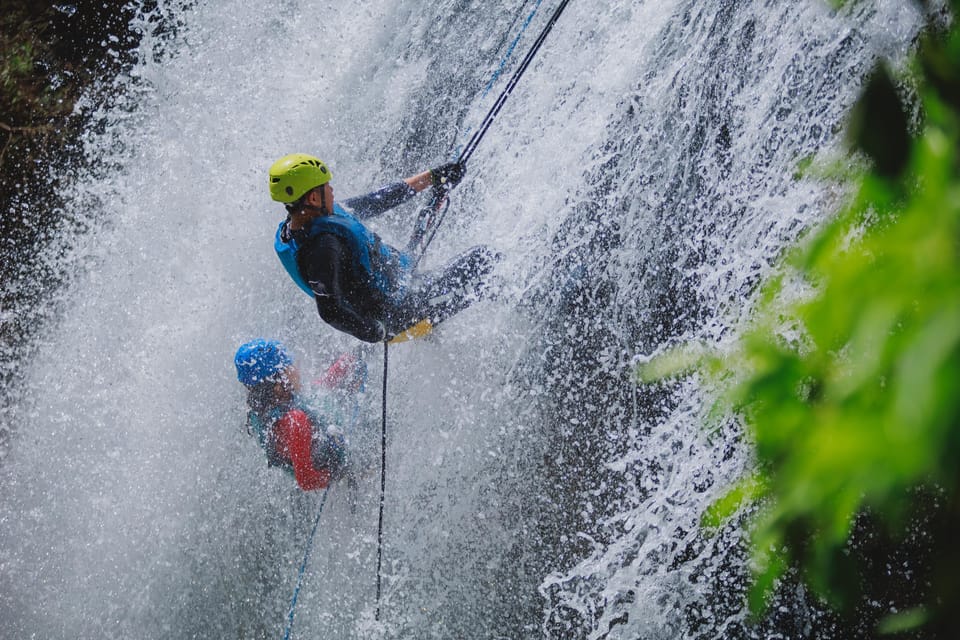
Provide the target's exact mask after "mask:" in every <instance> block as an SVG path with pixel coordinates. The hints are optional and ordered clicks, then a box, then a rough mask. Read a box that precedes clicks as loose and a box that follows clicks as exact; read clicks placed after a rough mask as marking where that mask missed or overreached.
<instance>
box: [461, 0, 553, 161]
mask: <svg viewBox="0 0 960 640" xmlns="http://www.w3.org/2000/svg"><path fill="white" fill-rule="evenodd" d="M541 2H543V0H537V2H536V4H534V5H533V10H532V11H531V12H530V15H528V16H527V19H526V20H524V21H523V26H522V27H520V32H519V33H518V34H517V37H516V38H514V39H513V42H511V43H510V46H509V47H507V52H506V53H505V54H504V55H503V58H501V59H500V64H498V65H497V68H496V70H494V72H493V75H492V76H491V77H490V81H489V82H488V83H487V86H486V87H484V89H483V93H481V94H480V99H481V100H483V99H484V98H486V97H487V94H489V93H490V90H491V89H493V85H494V83H496V81H497V78H499V77H500V74H501V73H503V69H504V67H506V66H507V61H509V60H510V57H511V56H512V55H513V50H514V49H516V48H517V44H518V43H519V42H520V38H522V37H523V33H524V32H525V31H526V30H527V27H529V26H530V23H531V22H532V21H533V17H534V16H535V15H537V9H539V8H540V3H541ZM472 130H473V127H468V128H467V130H466V131H464V132H463V137H464V138H466V137H467V136H469V135H470V132H471V131H472ZM462 147H463V145H462V144H461V145H460V146H459V147H457V149H456V150H455V152H454V156H458V155H460V149H461V148H462Z"/></svg>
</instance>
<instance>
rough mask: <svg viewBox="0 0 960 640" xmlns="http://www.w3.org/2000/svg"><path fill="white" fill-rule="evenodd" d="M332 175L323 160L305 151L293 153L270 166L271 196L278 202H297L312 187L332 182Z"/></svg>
mask: <svg viewBox="0 0 960 640" xmlns="http://www.w3.org/2000/svg"><path fill="white" fill-rule="evenodd" d="M332 177H333V175H332V174H331V173H330V169H328V168H327V165H325V164H324V163H323V160H320V159H319V158H314V157H313V156H309V155H307V154H305V153H291V154H290V155H288V156H283V157H282V158H280V159H279V160H277V161H276V162H274V163H273V166H271V167H270V197H271V198H273V199H274V200H276V201H277V202H283V203H290V202H296V201H297V200H299V199H300V198H302V197H303V195H304V194H305V193H307V192H308V191H310V190H311V189H314V188H316V187H319V186H320V185H324V184H327V183H328V182H330V178H332Z"/></svg>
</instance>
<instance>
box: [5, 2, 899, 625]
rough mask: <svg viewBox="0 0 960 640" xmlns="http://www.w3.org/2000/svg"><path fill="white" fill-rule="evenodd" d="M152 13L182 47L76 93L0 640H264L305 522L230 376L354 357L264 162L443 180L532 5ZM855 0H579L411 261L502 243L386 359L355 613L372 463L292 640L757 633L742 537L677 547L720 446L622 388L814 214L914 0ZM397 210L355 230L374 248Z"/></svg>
mask: <svg viewBox="0 0 960 640" xmlns="http://www.w3.org/2000/svg"><path fill="white" fill-rule="evenodd" d="M158 4H159V6H158V7H155V8H153V9H150V10H147V9H144V10H142V11H141V12H140V16H139V17H138V21H139V22H138V24H139V25H140V27H141V28H144V29H146V27H147V26H148V25H149V24H151V21H152V20H154V19H156V17H157V16H158V15H160V14H161V13H163V12H167V13H173V14H175V15H176V17H177V20H178V21H179V23H180V25H181V27H180V28H179V29H178V30H177V31H176V33H175V34H173V35H172V36H170V37H169V38H167V39H164V40H162V41H161V40H158V39H156V38H152V37H146V38H145V39H144V42H143V45H142V52H141V60H140V62H139V63H138V64H137V65H136V66H135V67H134V68H133V69H132V71H131V72H130V74H129V76H125V77H123V78H121V79H120V80H119V81H118V84H119V85H120V86H121V87H122V88H124V89H125V91H124V94H123V95H124V99H123V100H122V101H120V103H119V104H117V105H115V106H112V107H109V108H101V109H99V110H98V111H97V110H96V105H89V108H90V109H93V110H94V112H93V115H94V123H95V125H96V126H91V130H90V132H89V134H88V136H87V139H86V141H85V144H86V148H87V155H88V158H89V159H90V164H91V168H90V169H89V170H87V171H85V172H82V173H78V177H77V179H76V181H75V183H74V185H73V186H72V187H71V191H70V192H69V193H67V194H65V195H67V196H68V200H69V202H71V203H73V204H72V205H71V207H70V208H69V209H68V210H67V211H64V212H60V213H61V215H63V216H66V217H68V218H70V219H82V220H86V221H88V222H89V225H88V226H89V227H90V230H89V231H86V232H84V233H73V234H71V235H67V236H65V237H64V238H63V239H62V244H63V250H61V251H59V252H58V253H57V255H56V256H55V257H52V258H51V259H52V260H57V261H59V262H60V263H61V266H63V268H64V269H66V270H67V271H68V272H70V274H71V277H70V278H69V280H68V282H67V284H65V285H64V286H63V287H61V288H60V289H57V290H56V291H51V296H52V298H51V300H48V301H46V302H45V304H47V305H48V306H49V309H50V314H51V315H50V317H51V320H52V321H51V322H50V323H49V324H48V325H47V326H44V327H43V328H42V329H41V330H40V331H39V332H38V334H37V335H36V336H35V341H36V344H35V349H34V351H35V353H36V356H35V357H33V358H32V359H31V361H30V362H22V363H21V371H20V375H21V387H22V389H23V392H22V393H21V394H19V395H18V396H17V397H16V398H15V403H14V404H13V407H12V410H11V411H10V412H8V414H7V415H6V417H5V420H7V421H8V426H9V428H10V429H12V431H13V433H14V436H13V440H12V443H11V445H10V452H9V454H8V455H7V456H6V457H5V458H4V459H3V462H2V469H0V477H2V487H3V489H2V499H0V500H2V502H0V539H2V545H0V568H2V571H0V619H2V620H3V621H4V624H3V627H4V631H3V632H2V633H3V635H4V637H11V638H14V637H16V638H22V637H42V638H67V637H70V638H85V637H98V638H113V637H117V638H129V637H138V638H167V637H180V638H191V637H241V638H261V637H280V634H281V631H282V628H283V623H284V620H285V614H286V611H287V607H288V606H289V596H290V590H291V589H292V586H293V581H294V578H295V574H296V568H297V565H298V563H299V561H300V558H301V556H302V552H303V545H304V544H305V543H306V538H307V536H308V534H309V529H310V526H311V524H312V516H313V514H314V512H315V509H316V507H317V501H318V496H316V495H305V494H302V493H300V492H298V491H297V490H296V489H295V488H294V487H293V486H291V485H292V483H291V482H290V481H289V479H288V478H287V477H286V476H284V475H283V474H281V473H278V472H276V471H274V470H271V469H268V468H267V467H266V465H265V464H264V460H263V458H262V454H261V453H260V451H259V449H258V448H257V447H256V445H255V443H254V442H253V439H252V438H250V437H249V436H247V434H246V433H244V431H243V429H242V426H241V425H242V417H243V412H244V406H243V397H242V392H241V389H240V387H239V385H238V384H237V383H236V381H235V379H234V374H233V370H232V355H233V352H234V350H235V349H236V346H237V345H238V344H240V343H241V342H242V341H244V340H246V339H248V338H250V337H254V336H258V335H264V336H270V337H276V338H279V339H281V340H284V341H285V342H286V343H287V344H289V345H291V346H292V347H293V348H294V350H295V351H296V352H297V355H298V360H299V361H300V363H301V365H302V368H303V369H304V370H306V371H317V372H318V371H320V370H322V368H323V367H324V366H326V364H329V363H330V362H332V360H333V359H334V358H335V357H336V356H337V355H338V354H339V353H340V352H342V351H343V350H346V349H351V348H353V346H354V343H352V342H351V341H350V340H349V339H348V338H346V337H344V336H341V335H339V334H336V333H335V332H334V331H333V330H331V329H329V328H327V327H325V326H324V325H323V324H322V322H321V321H320V320H319V318H317V316H316V312H315V310H314V307H313V304H312V303H311V301H310V300H309V299H307V298H306V297H305V296H303V294H302V293H301V292H299V290H298V289H297V288H296V287H295V286H294V285H293V284H292V283H291V282H289V278H288V277H287V276H286V275H285V274H284V273H283V271H282V268H281V266H280V264H279V262H278V261H277V259H276V257H275V256H274V255H273V252H272V245H271V239H272V233H273V230H274V228H275V226H276V224H277V222H278V220H279V219H280V217H281V215H282V211H281V210H279V209H278V207H277V206H276V205H275V203H272V202H271V201H270V200H269V196H268V194H267V189H266V180H265V173H266V168H267V167H268V166H269V165H270V163H271V162H272V161H273V160H275V159H276V158H277V157H280V156H281V155H284V154H286V153H289V152H294V151H303V152H307V153H313V154H316V155H319V156H320V157H322V158H324V159H325V160H327V161H328V163H329V164H330V165H331V166H332V170H333V173H334V176H335V178H334V179H335V181H336V185H337V194H338V197H343V196H349V195H355V194H360V193H364V192H366V191H368V190H370V189H372V188H374V187H377V186H380V185H381V184H384V183H386V182H388V181H392V180H395V179H397V178H399V177H403V176H407V175H410V174H412V173H415V172H417V171H420V170H422V169H424V168H426V167H429V166H436V165H437V164H441V163H442V162H444V161H447V160H448V159H449V156H450V153H451V151H450V150H452V149H455V148H456V147H457V145H460V144H463V142H464V139H463V138H464V134H465V133H466V132H467V131H468V130H469V129H470V127H472V126H476V124H477V123H478V122H479V119H480V118H481V117H482V115H483V114H484V113H485V112H486V109H487V108H489V106H490V104H491V103H492V99H493V97H492V96H488V97H485V98H482V99H481V96H482V90H483V87H484V86H485V84H486V82H487V80H488V79H489V77H490V75H491V74H492V73H493V72H494V71H495V70H496V69H497V66H498V64H499V63H500V61H501V58H502V56H503V54H504V52H505V51H506V49H507V48H508V46H509V43H510V41H511V40H512V38H513V37H514V36H515V34H516V33H517V31H518V29H519V28H520V25H521V24H522V22H523V20H524V19H525V18H526V16H527V15H528V13H529V10H530V8H531V6H532V3H531V2H527V3H524V2H520V1H519V0H511V1H509V2H505V3H500V4H497V5H490V4H489V3H486V4H483V3H471V2H466V1H465V0H446V1H443V0H442V1H441V2H432V3H423V4H422V6H417V5H415V4H412V3H410V2H394V1H384V2H379V3H359V4H357V3H332V2H310V1H308V0H268V1H267V2H265V3H258V4H257V5H256V6H253V5H251V4H250V3H243V2H239V1H237V0H210V1H208V2H199V3H196V4H193V5H189V4H188V5H186V6H182V5H179V4H173V3H165V2H160V3H158ZM856 7H857V8H854V9H848V10H845V11H841V12H835V11H831V10H829V9H828V8H827V7H826V6H824V5H822V4H819V3H817V2H815V1H812V0H811V1H805V2H793V3H769V2H768V3H760V2H753V3H747V2H732V1H731V2H718V3H697V2H690V1H687V2H681V1H674V2H641V1H637V2H633V3H614V4H612V5H604V6H602V7H597V6H595V3H586V2H580V1H579V0H574V1H573V2H572V3H571V4H570V6H569V8H568V9H567V10H566V13H565V14H564V16H563V18H562V20H561V21H560V22H559V23H558V24H557V26H556V28H555V29H554V31H553V33H552V34H551V36H550V39H549V40H548V41H547V42H546V44H545V45H544V47H543V49H542V50H541V52H540V54H539V57H538V59H537V61H536V62H535V63H534V64H533V65H532V66H531V68H530V69H529V71H528V72H527V74H526V75H525V76H524V79H523V82H522V84H521V85H520V86H518V88H517V90H516V91H515V92H514V93H513V95H512V97H511V99H510V102H509V104H508V105H507V106H506V108H505V109H504V111H503V112H502V113H501V115H500V117H499V119H498V120H497V122H496V123H495V124H494V126H493V128H492V129H491V130H490V132H489V134H488V135H487V137H486V138H485V139H484V142H483V144H482V145H481V146H480V148H479V149H478V151H477V153H476V154H475V155H474V157H473V159H472V161H471V166H470V168H469V173H468V178H467V180H466V181H465V182H464V184H463V186H461V187H460V188H459V189H458V191H457V192H456V193H455V196H454V202H453V209H452V211H451V214H450V218H449V220H448V222H447V223H446V226H445V227H444V228H443V230H442V231H441V233H440V235H439V236H438V238H437V241H436V242H435V243H434V244H433V245H432V246H431V254H430V255H428V256H427V263H426V265H425V266H427V267H432V266H436V265H439V264H441V263H442V262H444V261H445V260H446V259H448V258H449V257H451V256H453V255H454V254H455V253H457V252H459V251H461V250H463V249H465V248H467V247H469V246H471V245H473V244H477V243H487V244H490V245H492V246H494V247H495V248H497V249H498V250H500V251H502V252H503V253H504V254H505V256H506V257H505V260H504V262H503V263H502V264H501V266H500V268H499V270H498V273H497V278H498V281H499V282H501V283H502V285H503V292H502V294H501V295H500V296H499V297H498V298H497V299H495V300H491V301H485V302H483V303H480V304H478V305H476V306H475V307H474V308H472V309H469V310H467V311H466V312H464V313H463V314H461V315H460V316H459V317H457V318H455V319H453V320H451V321H450V322H449V323H448V324H446V325H445V326H443V327H442V328H440V329H439V330H438V331H437V334H436V336H435V337H434V338H431V339H428V340H425V341H418V342H413V343H408V344H405V345H402V346H398V347H396V348H394V349H392V350H391V370H390V374H389V381H388V384H389V390H390V391H389V395H388V409H389V412H388V415H389V420H388V429H389V435H390V442H389V447H388V489H387V497H386V543H385V548H384V553H385V565H384V566H385V583H384V587H385V588H384V600H383V603H382V604H383V616H382V620H381V621H380V622H375V621H374V620H373V613H372V612H373V609H374V606H375V602H374V585H375V573H374V566H375V555H376V505H377V499H378V494H377V492H378V489H379V486H378V479H377V477H376V476H377V467H376V465H373V466H372V468H371V470H370V473H368V474H367V476H366V477H364V478H363V481H362V486H361V499H360V503H359V505H358V508H357V510H356V512H355V513H354V512H351V509H350V506H349V500H348V499H347V495H346V491H345V490H342V489H341V488H340V487H334V489H333V490H332V492H331V496H330V500H329V503H328V505H327V507H326V510H325V512H324V514H323V519H322V520H321V524H320V530H319V532H318V534H317V541H316V545H317V546H316V548H315V549H314V553H313V556H312V558H311V565H310V567H309V568H308V571H307V575H306V578H305V584H304V589H303V591H302V593H301V596H300V601H299V604H298V607H297V619H296V625H295V631H294V636H295V637H344V638H346V637H388V638H394V637H396V638H400V637H420V638H431V637H435V638H449V637H463V638H468V637H471V638H472V637H477V638H490V637H504V638H518V637H544V636H546V637H585V638H605V637H606V638H681V637H683V638H689V637H704V638H712V637H718V638H720V637H739V636H743V637H749V636H750V635H751V634H752V633H759V632H758V631H756V630H753V631H751V628H750V627H749V626H748V625H747V623H746V622H745V613H744V611H743V607H742V602H741V600H742V589H743V576H744V571H745V570H744V565H743V552H742V544H743V542H742V540H741V539H740V537H739V534H738V533H737V531H736V530H735V529H733V528H730V529H728V530H725V531H724V532H722V533H721V534H719V535H717V536H714V537H707V536H704V535H703V534H702V532H701V531H700V530H699V528H698V521H699V517H700V514H701V513H702V510H703V509H704V508H705V507H706V505H708V504H709V503H710V501H711V500H712V499H714V498H715V497H716V496H717V495H719V494H720V493H721V492H722V491H723V488H724V487H725V486H726V485H727V484H728V483H729V482H731V481H732V480H733V479H735V478H736V477H737V475H738V474H739V473H740V472H741V471H742V470H743V469H744V468H745V467H747V466H748V465H749V464H750V461H749V459H748V455H747V452H746V448H745V447H743V446H742V445H741V444H740V436H739V434H738V432H737V429H736V426H735V425H726V426H725V427H724V428H723V429H722V430H721V431H720V432H717V433H713V434H708V433H706V432H704V430H703V429H702V427H701V424H702V420H701V414H702V412H703V407H702V404H703V401H704V399H703V398H702V397H701V393H700V390H699V389H698V388H697V386H696V384H695V382H686V383H682V384H677V385H674V386H670V387H663V388H656V389H649V388H639V389H638V388H636V387H634V386H633V385H632V384H631V383H630V382H629V379H628V375H627V374H628V371H629V365H630V362H631V359H632V358H633V357H634V356H635V355H636V354H638V353H650V352H651V351H653V350H655V349H657V348H658V347H660V346H662V345H664V344H666V343H669V342H671V341H674V340H678V339H686V338H704V339H709V340H721V341H722V340H723V339H725V338H726V337H727V336H728V334H729V331H730V329H731V327H735V326H736V324H737V322H738V321H739V320H740V319H741V318H742V316H743V314H744V313H745V312H747V311H748V310H749V302H748V301H749V296H750V293H751V291H752V287H753V286H755V284H756V283H757V281H758V279H759V278H760V277H762V276H763V275H764V274H765V273H766V272H767V271H768V270H769V268H770V266H771V264H772V262H773V261H774V260H775V259H776V257H777V255H778V254H779V252H780V251H781V250H782V249H783V247H784V246H785V245H786V244H787V243H789V242H791V241H792V240H794V239H795V238H797V237H798V236H799V235H800V234H801V233H802V232H803V231H804V230H805V229H808V228H810V227H811V226H812V225H815V224H816V223H817V222H819V221H820V220H822V219H823V218H824V216H826V215H827V214H828V213H829V210H830V207H831V206H832V205H833V204H834V203H835V202H836V200H837V197H838V194H833V193H830V192H827V191H825V190H824V188H823V187H822V186H821V185H817V184H812V183H809V182H806V181H803V180H800V179H797V178H795V177H794V175H793V174H794V172H795V168H796V165H797V163H798V162H799V161H800V160H802V159H804V158H806V157H810V156H822V155H823V154H827V153H829V152H831V151H832V150H835V149H836V148H837V146H838V143H839V140H838V137H839V131H840V129H841V127H842V123H843V117H844V114H845V113H846V111H847V110H848V108H849V106H850V104H851V103H852V101H853V99H854V98H855V96H856V93H857V89H858V87H859V85H860V82H861V78H862V77H863V76H864V75H865V73H866V71H867V70H868V69H869V68H870V66H871V65H872V63H873V61H874V59H875V58H876V57H877V56H878V55H884V56H889V57H892V58H894V59H899V58H900V57H901V56H902V55H903V54H904V53H905V52H906V50H907V48H908V47H909V44H910V42H911V39H912V38H913V36H914V34H915V31H916V29H917V28H918V16H917V15H916V14H915V11H914V9H913V8H912V6H911V5H910V4H909V3H901V2H894V1H892V0H889V1H883V2H877V3H863V4H860V5H856ZM548 9H549V7H547V5H546V4H545V5H544V7H543V8H542V9H541V12H540V14H538V16H537V17H536V18H535V20H534V22H533V23H532V25H531V34H529V35H528V36H525V39H524V40H521V41H520V44H519V47H518V48H519V49H520V50H523V49H525V48H526V47H527V46H529V44H530V42H531V40H532V37H533V35H532V34H533V33H534V32H535V31H536V30H537V29H538V23H539V24H542V23H543V21H545V20H546V13H547V10H548ZM135 26H136V25H135ZM513 62H514V63H515V62H516V60H514V61H513ZM507 69H508V70H509V69H510V66H509V63H508V66H507ZM496 90H497V89H496V88H495V89H494V93H495V92H496ZM413 212H414V205H408V206H405V207H403V208H401V209H399V210H398V211H397V212H395V213H391V214H389V215H388V216H386V217H385V218H384V219H383V220H382V221H378V223H377V231H378V232H381V233H382V234H383V235H384V236H385V237H386V238H387V239H388V240H391V241H393V242H395V243H401V242H402V241H403V240H405V238H406V234H407V232H408V230H409V227H410V224H411V222H412V217H413ZM370 369H371V372H372V375H371V380H370V384H369V387H370V389H371V391H370V392H369V393H368V396H369V397H368V398H367V399H366V401H367V409H368V413H369V416H370V418H369V419H368V420H366V421H365V422H364V424H363V425H361V428H362V429H364V430H366V431H367V432H368V433H367V434H366V435H369V434H370V433H373V434H374V435H375V433H376V430H377V429H378V428H379V425H378V418H379V411H378V404H379V401H380V398H379V391H378V389H379V385H380V383H381V382H382V381H381V380H380V379H379V368H378V366H377V361H376V357H375V356H374V357H372V359H371V362H370ZM785 604H786V605H787V606H786V608H787V609H788V612H787V614H783V615H781V616H780V618H778V619H776V620H773V621H772V622H769V623H768V624H770V625H773V627H776V628H778V629H781V628H785V627H786V626H788V625H791V624H792V625H795V633H794V637H802V636H805V635H807V636H809V635H810V634H811V633H812V632H811V631H809V629H810V623H811V621H812V620H815V619H816V615H817V614H816V612H815V611H812V610H810V611H808V610H807V609H806V608H805V607H806V605H805V601H804V598H803V597H802V596H798V597H797V598H796V599H794V600H790V599H789V598H788V599H787V600H785ZM773 627H771V628H773ZM804 629H807V631H803V630H804Z"/></svg>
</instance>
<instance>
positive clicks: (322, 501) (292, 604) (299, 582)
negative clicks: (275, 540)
mask: <svg viewBox="0 0 960 640" xmlns="http://www.w3.org/2000/svg"><path fill="white" fill-rule="evenodd" d="M329 492H330V488H329V487H327V488H326V489H324V490H323V497H322V498H320V508H319V509H317V519H316V520H314V521H313V531H311V532H310V539H309V540H308V541H307V550H306V552H305V553H304V554H303V562H301V563H300V573H299V574H297V586H296V588H295V589H294V590H293V599H292V600H291V601H290V611H289V612H288V613H287V628H286V630H285V631H284V632H283V640H290V632H291V631H293V612H294V611H295V610H296V608H297V597H298V596H299V595H300V587H301V586H303V573H304V571H306V570H307V562H309V561H310V551H311V550H312V549H313V538H314V536H315V535H316V534H317V525H319V524H320V514H322V513H323V505H324V504H326V502H327V494H328V493H329Z"/></svg>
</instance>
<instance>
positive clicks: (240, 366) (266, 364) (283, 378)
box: [234, 338, 363, 491]
mask: <svg viewBox="0 0 960 640" xmlns="http://www.w3.org/2000/svg"><path fill="white" fill-rule="evenodd" d="M234 365H235V366H236V369H237V379H238V380H239V381H240V382H241V383H242V384H243V385H244V387H246V390H247V406H248V411H247V423H246V424H247V431H248V433H250V434H251V435H253V436H255V437H256V438H257V442H258V443H259V444H260V446H261V447H263V449H264V450H265V451H266V454H267V463H268V464H269V465H271V466H278V467H281V468H283V469H285V470H287V471H288V472H290V473H292V474H293V476H294V478H295V479H296V482H297V485H298V486H299V487H300V488H301V489H302V490H304V491H313V490H316V489H325V488H326V487H328V486H329V484H330V482H332V481H336V480H340V479H342V478H343V477H345V476H346V475H347V474H348V472H349V464H348V457H347V443H346V439H345V437H344V429H343V426H344V424H345V423H346V422H348V421H349V420H350V419H351V417H350V416H346V415H344V411H343V410H342V409H341V408H340V407H339V406H337V403H336V402H332V401H328V402H327V403H326V404H325V406H323V407H317V406H314V405H313V404H311V403H310V402H308V401H307V399H306V398H305V397H304V395H303V394H302V384H301V380H300V374H299V371H298V370H297V367H296V366H295V364H294V361H293V358H292V357H291V356H290V354H289V353H288V351H287V350H286V348H285V347H284V346H283V345H282V344H281V343H280V342H278V341H276V340H265V339H263V338H258V339H255V340H251V341H249V342H246V343H244V344H242V345H241V346H240V347H239V348H238V349H237V352H236V355H235V356H234ZM362 375H363V369H362V362H360V361H359V360H357V359H353V360H349V358H347V357H346V356H345V357H341V359H340V360H338V361H337V362H336V363H335V364H334V365H333V366H332V367H331V368H330V370H328V371H327V374H326V375H325V376H324V378H323V379H321V384H322V385H323V386H326V387H327V389H328V390H330V391H331V392H343V393H344V394H346V393H353V392H356V391H359V389H360V386H361V385H362V380H361V376H362Z"/></svg>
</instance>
